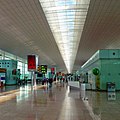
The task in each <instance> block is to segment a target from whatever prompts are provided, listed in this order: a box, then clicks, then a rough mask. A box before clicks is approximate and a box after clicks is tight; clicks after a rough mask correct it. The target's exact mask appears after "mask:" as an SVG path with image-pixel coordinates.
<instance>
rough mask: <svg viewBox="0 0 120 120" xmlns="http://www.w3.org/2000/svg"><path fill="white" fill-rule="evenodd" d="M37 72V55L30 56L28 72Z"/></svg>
mask: <svg viewBox="0 0 120 120" xmlns="http://www.w3.org/2000/svg"><path fill="white" fill-rule="evenodd" d="M32 70H36V57H35V55H28V71H32Z"/></svg>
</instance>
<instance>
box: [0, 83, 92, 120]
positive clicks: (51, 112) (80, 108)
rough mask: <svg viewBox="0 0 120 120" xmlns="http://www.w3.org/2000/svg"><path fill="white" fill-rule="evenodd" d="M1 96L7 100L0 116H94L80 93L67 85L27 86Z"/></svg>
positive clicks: (56, 119)
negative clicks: (35, 87) (70, 89)
mask: <svg viewBox="0 0 120 120" xmlns="http://www.w3.org/2000/svg"><path fill="white" fill-rule="evenodd" d="M9 97H10V98H9ZM1 98H2V99H3V98H4V99H5V100H3V101H1V103H0V120H92V118H91V117H90V115H89V112H88V110H87V109H86V107H85V106H84V103H83V101H82V100H81V99H80V93H79V92H76V91H71V92H70V91H69V87H68V86H62V87H60V86H56V85H54V86H53V88H52V89H49V88H48V89H47V88H46V87H43V88H42V89H41V88H37V89H35V90H31V88H30V86H25V87H22V88H20V90H19V91H16V92H15V93H14V94H13V93H11V94H7V95H4V94H3V95H1V96H0V99H1ZM8 98H9V99H8Z"/></svg>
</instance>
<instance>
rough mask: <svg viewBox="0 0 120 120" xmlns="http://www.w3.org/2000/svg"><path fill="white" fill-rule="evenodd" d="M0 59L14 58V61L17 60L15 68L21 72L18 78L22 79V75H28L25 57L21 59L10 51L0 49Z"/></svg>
mask: <svg viewBox="0 0 120 120" xmlns="http://www.w3.org/2000/svg"><path fill="white" fill-rule="evenodd" d="M0 60H16V61H18V64H17V69H20V74H21V76H20V79H24V77H26V76H27V77H29V76H30V73H29V72H28V68H27V60H26V59H23V58H21V57H18V56H16V55H13V54H11V53H8V52H5V51H3V50H0Z"/></svg>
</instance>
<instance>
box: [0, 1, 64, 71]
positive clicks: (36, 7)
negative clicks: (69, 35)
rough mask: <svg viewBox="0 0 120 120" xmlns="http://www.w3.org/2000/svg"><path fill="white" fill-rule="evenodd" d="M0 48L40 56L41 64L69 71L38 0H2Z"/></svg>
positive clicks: (15, 52) (14, 52) (24, 55)
mask: <svg viewBox="0 0 120 120" xmlns="http://www.w3.org/2000/svg"><path fill="white" fill-rule="evenodd" d="M0 48H1V49H2V50H5V51H7V52H10V53H13V54H16V55H18V56H20V57H23V58H26V56H27V55H28V54H36V55H38V56H40V64H47V65H51V66H52V65H54V66H57V68H59V69H60V70H66V67H65V64H64V62H63V59H62V57H61V54H60V52H59V50H58V47H57V45H56V42H55V40H54V37H53V35H52V33H51V30H50V27H49V25H48V22H47V20H46V17H45V15H44V13H43V10H42V8H41V6H40V4H39V1H38V0H1V1H0Z"/></svg>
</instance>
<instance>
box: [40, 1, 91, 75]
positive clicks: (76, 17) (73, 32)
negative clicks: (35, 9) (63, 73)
mask: <svg viewBox="0 0 120 120" xmlns="http://www.w3.org/2000/svg"><path fill="white" fill-rule="evenodd" d="M39 1H40V3H41V6H42V8H43V11H44V13H45V15H46V18H47V20H48V23H49V25H50V28H51V30H52V33H53V35H54V38H55V40H56V43H57V45H58V48H59V50H60V53H61V55H62V57H63V60H64V62H65V65H66V68H67V70H68V72H69V73H70V72H71V71H72V69H73V65H74V61H75V58H76V54H77V50H78V46H79V42H80V37H81V34H82V30H83V27H84V23H85V19H86V15H87V12H88V7H89V3H90V0H39Z"/></svg>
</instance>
